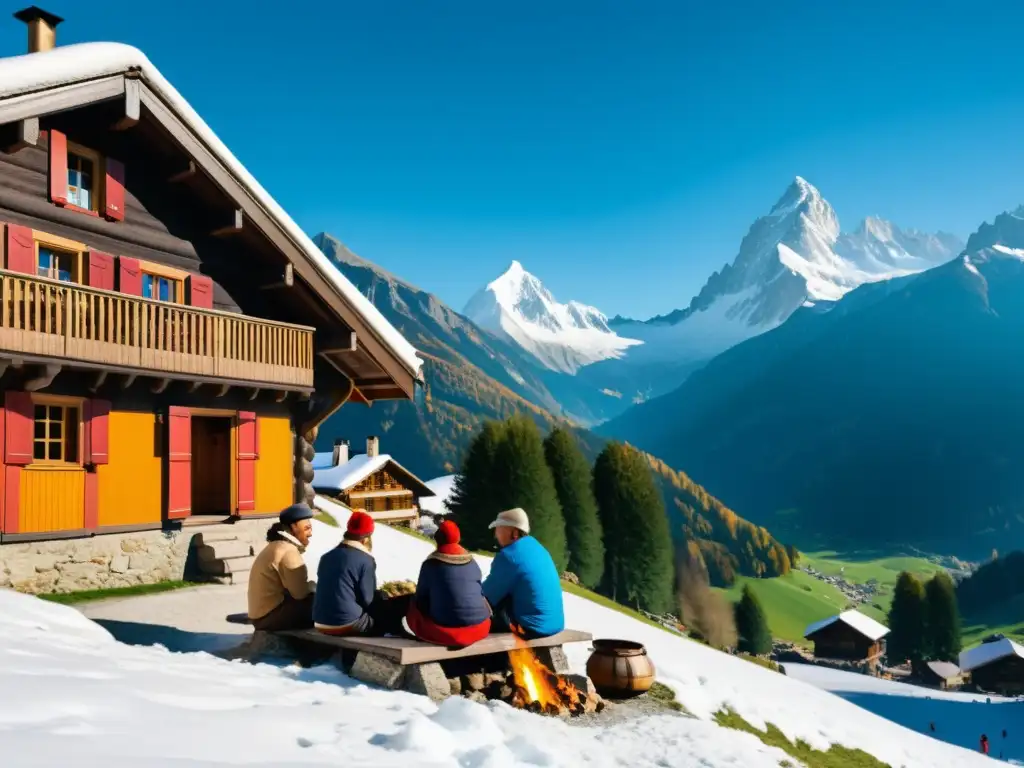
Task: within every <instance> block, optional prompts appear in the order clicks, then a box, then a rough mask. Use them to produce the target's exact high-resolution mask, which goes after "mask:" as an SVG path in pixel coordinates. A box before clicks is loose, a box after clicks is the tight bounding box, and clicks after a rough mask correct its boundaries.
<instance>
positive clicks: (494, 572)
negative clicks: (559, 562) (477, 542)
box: [483, 508, 565, 639]
mask: <svg viewBox="0 0 1024 768" xmlns="http://www.w3.org/2000/svg"><path fill="white" fill-rule="evenodd" d="M490 527H491V528H492V529H493V530H494V537H495V538H496V539H497V540H498V546H499V547H500V549H499V551H498V554H497V555H496V556H495V558H494V561H493V562H492V563H491V572H490V574H488V576H487V578H486V579H485V580H484V583H483V591H484V597H485V598H487V602H488V603H489V604H490V606H491V609H492V611H493V613H494V615H493V616H492V618H491V632H492V633H493V632H515V633H516V634H518V635H520V636H522V637H525V638H526V639H534V638H538V637H547V636H548V635H554V634H557V633H559V632H561V631H562V630H563V629H565V613H564V611H563V610H562V584H561V581H560V579H559V576H558V569H557V568H556V567H555V562H554V560H552V559H551V555H550V554H548V551H547V550H546V549H544V545H543V544H541V543H540V542H539V541H537V539H535V538H534V537H533V536H531V535H530V519H529V517H527V515H526V512H524V511H523V510H522V509H519V508H516V509H507V510H505V511H504V512H502V513H501V514H499V515H498V517H497V519H496V520H495V521H494V522H493V523H491V525H490Z"/></svg>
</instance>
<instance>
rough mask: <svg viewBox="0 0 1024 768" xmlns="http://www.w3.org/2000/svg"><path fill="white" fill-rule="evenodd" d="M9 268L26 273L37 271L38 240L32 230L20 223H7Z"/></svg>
mask: <svg viewBox="0 0 1024 768" xmlns="http://www.w3.org/2000/svg"><path fill="white" fill-rule="evenodd" d="M6 245H7V268H8V269H9V270H11V272H22V273H24V274H26V275H34V274H35V273H36V241H35V239H34V238H33V237H32V230H31V229H29V228H28V227H23V226H21V225H20V224H8V225H7V243H6Z"/></svg>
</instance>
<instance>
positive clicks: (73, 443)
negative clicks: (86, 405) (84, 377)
mask: <svg viewBox="0 0 1024 768" xmlns="http://www.w3.org/2000/svg"><path fill="white" fill-rule="evenodd" d="M34 422H35V427H34V429H35V432H34V434H33V439H32V459H33V460H34V461H41V462H50V463H61V464H64V463H71V464H73V463H77V462H78V425H79V408H78V406H77V405H67V404H63V403H53V402H49V401H42V402H36V404H35V415H34Z"/></svg>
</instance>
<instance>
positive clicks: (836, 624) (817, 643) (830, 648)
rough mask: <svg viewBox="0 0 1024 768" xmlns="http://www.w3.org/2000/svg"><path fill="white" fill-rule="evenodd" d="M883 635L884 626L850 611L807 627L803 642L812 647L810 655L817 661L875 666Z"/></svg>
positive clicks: (857, 612)
mask: <svg viewBox="0 0 1024 768" xmlns="http://www.w3.org/2000/svg"><path fill="white" fill-rule="evenodd" d="M887 634H889V628H888V627H886V626H885V625H884V624H879V623H878V622H877V621H875V620H874V619H872V618H871V617H869V616H865V615H864V614H863V613H860V612H859V611H854V610H850V611H844V612H843V613H840V614H839V615H838V616H830V617H829V618H827V619H822V620H821V621H818V622H815V623H814V624H811V625H810V626H809V627H807V630H806V631H805V632H804V639H806V640H810V641H811V642H812V643H814V655H815V656H817V657H818V658H821V659H842V660H845V661H867V662H875V661H877V660H878V659H879V658H880V657H881V656H882V654H883V653H885V640H884V639H883V638H884V637H885V636H886V635H887Z"/></svg>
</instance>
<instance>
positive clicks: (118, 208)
mask: <svg viewBox="0 0 1024 768" xmlns="http://www.w3.org/2000/svg"><path fill="white" fill-rule="evenodd" d="M105 165H106V171H107V174H106V182H105V185H104V188H103V192H104V194H103V200H104V203H103V206H104V207H103V215H104V216H106V217H107V218H108V219H110V220H111V221H124V164H123V163H121V162H120V161H118V160H115V159H114V158H112V157H108V158H107V160H106V163H105Z"/></svg>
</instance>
